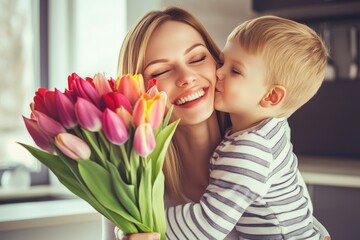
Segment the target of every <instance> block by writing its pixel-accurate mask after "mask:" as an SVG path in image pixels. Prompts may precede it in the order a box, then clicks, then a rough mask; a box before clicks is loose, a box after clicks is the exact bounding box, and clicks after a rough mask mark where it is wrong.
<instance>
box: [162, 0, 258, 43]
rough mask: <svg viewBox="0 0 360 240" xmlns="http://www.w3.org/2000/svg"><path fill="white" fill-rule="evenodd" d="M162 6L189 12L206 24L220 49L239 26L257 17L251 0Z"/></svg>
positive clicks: (173, 0)
mask: <svg viewBox="0 0 360 240" xmlns="http://www.w3.org/2000/svg"><path fill="white" fill-rule="evenodd" d="M162 6H178V7H181V8H184V9H185V10H187V11H189V12H190V13H191V14H193V15H194V16H195V17H197V18H198V19H199V20H200V21H201V22H202V23H203V24H204V26H205V27H206V29H207V30H208V31H209V33H210V35H211V36H212V37H213V39H214V40H215V42H216V43H217V44H218V46H219V47H220V48H223V46H224V45H225V42H226V38H227V36H228V34H229V33H230V32H231V31H232V30H233V29H234V28H235V27H236V26H237V25H238V24H240V23H241V22H243V21H245V20H247V19H249V18H252V17H254V16H255V13H254V12H253V11H252V1H251V0H221V1H220V0H196V1H194V0H181V1H179V0H162Z"/></svg>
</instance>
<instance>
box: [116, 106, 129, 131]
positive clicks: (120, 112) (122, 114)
mask: <svg viewBox="0 0 360 240" xmlns="http://www.w3.org/2000/svg"><path fill="white" fill-rule="evenodd" d="M116 114H117V115H118V116H120V118H121V119H122V120H123V121H124V123H125V126H126V128H129V127H130V125H131V123H132V121H133V117H132V115H131V113H129V112H128V110H126V109H125V108H124V107H123V106H121V107H119V108H117V109H116Z"/></svg>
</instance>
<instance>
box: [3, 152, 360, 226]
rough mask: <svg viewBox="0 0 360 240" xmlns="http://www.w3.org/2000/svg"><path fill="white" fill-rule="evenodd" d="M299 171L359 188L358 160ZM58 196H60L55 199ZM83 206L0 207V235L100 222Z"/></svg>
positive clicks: (49, 191) (316, 181)
mask: <svg viewBox="0 0 360 240" xmlns="http://www.w3.org/2000/svg"><path fill="white" fill-rule="evenodd" d="M298 158H299V169H300V172H301V173H302V176H303V177H304V180H305V182H306V183H307V184H310V185H326V186H337V187H354V188H360V159H339V158H336V159H335V158H319V157H311V156H299V157H298ZM59 193H60V195H59ZM63 193H64V189H62V190H60V191H59V188H54V187H51V186H37V187H32V188H30V189H29V190H28V191H4V190H1V189H0V200H7V199H11V198H22V197H23V198H29V197H40V196H49V195H56V194H57V195H59V196H63ZM100 218H101V216H100V214H99V213H97V212H96V211H95V210H94V209H93V208H92V207H91V206H90V205H89V204H88V203H87V202H85V201H84V200H82V199H79V198H77V197H75V196H73V197H70V199H63V200H52V201H38V202H25V203H12V204H0V232H1V231H8V230H16V229H24V228H31V227H40V226H41V227H44V226H49V225H56V224H67V223H76V222H86V221H94V220H99V221H100Z"/></svg>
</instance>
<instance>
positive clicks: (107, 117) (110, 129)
mask: <svg viewBox="0 0 360 240" xmlns="http://www.w3.org/2000/svg"><path fill="white" fill-rule="evenodd" d="M102 124H103V131H104V134H105V136H106V138H107V139H108V140H109V141H110V142H111V143H113V144H115V145H121V144H123V143H125V142H126V141H127V140H128V139H129V133H128V131H127V129H126V125H125V123H124V121H123V120H122V119H121V118H120V117H119V116H118V115H117V114H116V113H115V112H113V111H111V110H110V109H109V108H107V109H105V111H104V113H103V118H102Z"/></svg>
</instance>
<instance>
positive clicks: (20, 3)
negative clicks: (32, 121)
mask: <svg viewBox="0 0 360 240" xmlns="http://www.w3.org/2000/svg"><path fill="white" fill-rule="evenodd" d="M125 34H126V0H105V1H100V0H88V1H82V0H73V1H58V0H1V1H0V56H1V57H0V72H1V77H0V116H1V117H0V175H1V174H2V172H3V171H4V170H6V169H9V168H12V167H14V166H15V165H19V164H21V165H25V166H26V167H27V168H28V169H30V170H31V171H32V184H46V183H48V173H47V170H46V169H45V168H44V167H42V166H41V164H40V163H39V161H37V160H36V159H34V158H33V157H32V156H31V155H30V154H29V153H28V152H27V151H26V150H25V149H23V148H22V147H21V146H20V145H18V144H17V143H16V142H24V143H28V144H31V145H35V144H34V143H33V140H32V139H31V137H30V136H29V135H28V133H27V132H26V129H25V126H24V123H23V121H22V118H21V115H24V116H26V117H28V116H29V115H30V109H29V103H30V102H31V101H32V98H33V94H34V92H35V91H36V89H37V88H38V87H40V86H42V87H46V88H49V89H54V87H56V88H58V89H60V90H63V89H64V88H66V87H67V76H68V75H69V74H70V73H72V72H77V73H78V74H79V75H80V76H93V75H94V74H95V73H97V72H103V73H105V74H106V76H108V77H110V76H113V77H116V70H117V57H118V54H119V50H120V46H121V42H122V40H123V38H124V36H125Z"/></svg>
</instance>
